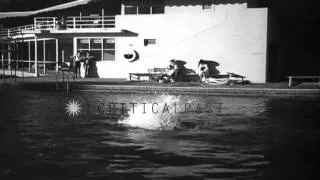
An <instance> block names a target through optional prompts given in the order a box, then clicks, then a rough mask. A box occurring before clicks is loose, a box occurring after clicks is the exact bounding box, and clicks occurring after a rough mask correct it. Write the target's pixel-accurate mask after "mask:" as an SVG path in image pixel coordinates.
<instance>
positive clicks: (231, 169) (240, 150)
mask: <svg viewBox="0 0 320 180" xmlns="http://www.w3.org/2000/svg"><path fill="white" fill-rule="evenodd" d="M0 95H1V96H0V98H1V107H0V127H1V134H2V135H1V150H0V156H1V157H0V159H1V166H0V174H1V176H2V177H4V178H2V179H16V178H20V179H21V178H24V177H31V178H33V179H84V178H92V179H105V178H111V179H119V178H124V179H128V178H130V179H133V178H137V179H145V178H146V179H168V178H170V179H174V178H193V179H204V178H213V179H214V178H216V179H307V178H311V177H314V175H316V170H317V169H318V165H317V162H316V157H317V154H318V151H319V148H317V147H316V143H317V142H318V140H319V122H318V119H319V117H320V111H319V109H320V104H319V102H320V101H319V100H318V99H311V98H299V99H290V98H249V97H218V96H201V95H199V96H172V95H165V94H161V95H159V94H149V95H144V96H142V95H137V94H116V93H103V92H73V93H72V94H71V95H70V96H69V97H67V96H66V94H65V93H62V92H36V91H13V90H11V89H10V87H8V88H2V90H1V94H0ZM70 100H75V101H77V102H78V104H79V105H80V106H79V107H81V109H80V111H81V113H80V114H79V115H78V116H75V117H73V116H69V115H68V114H67V113H66V107H67V104H68V103H69V102H70ZM71 102H72V101H71ZM110 104H111V105H110ZM114 107H115V108H114ZM199 107H200V109H199ZM133 108H135V112H134V113H133ZM156 112H157V113H156Z"/></svg>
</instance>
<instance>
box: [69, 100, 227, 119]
mask: <svg viewBox="0 0 320 180" xmlns="http://www.w3.org/2000/svg"><path fill="white" fill-rule="evenodd" d="M82 99H83V98H82ZM88 108H89V106H88V102H87V101H84V100H81V99H79V98H70V99H68V100H67V101H66V103H65V113H66V114H67V115H68V116H70V117H77V116H80V115H81V114H83V113H84V111H87V109H88ZM92 108H93V109H92V110H93V111H96V113H98V114H101V115H105V114H120V115H123V114H128V113H130V114H137V113H140V114H150V113H151V114H159V115H160V114H184V113H197V114H199V113H215V114H218V113H220V112H221V109H222V104H221V103H217V102H216V103H203V102H201V103H200V102H191V103H189V102H185V103H182V102H99V103H95V104H94V106H92Z"/></svg>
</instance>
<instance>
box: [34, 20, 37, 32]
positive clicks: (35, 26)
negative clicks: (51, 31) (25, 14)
mask: <svg viewBox="0 0 320 180" xmlns="http://www.w3.org/2000/svg"><path fill="white" fill-rule="evenodd" d="M33 21H34V30H36V29H37V19H36V18H33Z"/></svg>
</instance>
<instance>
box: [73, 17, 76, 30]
mask: <svg viewBox="0 0 320 180" xmlns="http://www.w3.org/2000/svg"><path fill="white" fill-rule="evenodd" d="M73 29H76V17H73Z"/></svg>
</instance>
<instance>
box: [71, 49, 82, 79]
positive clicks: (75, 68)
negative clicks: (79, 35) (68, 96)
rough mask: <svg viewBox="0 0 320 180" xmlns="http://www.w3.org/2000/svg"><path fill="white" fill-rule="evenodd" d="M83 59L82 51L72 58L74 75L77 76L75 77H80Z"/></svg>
mask: <svg viewBox="0 0 320 180" xmlns="http://www.w3.org/2000/svg"><path fill="white" fill-rule="evenodd" d="M82 59H83V57H82V54H81V52H80V51H78V52H77V54H76V55H75V56H73V57H72V60H73V63H72V67H73V73H74V74H75V77H76V78H77V77H78V74H79V77H80V76H81V75H80V61H81V60H82Z"/></svg>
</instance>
